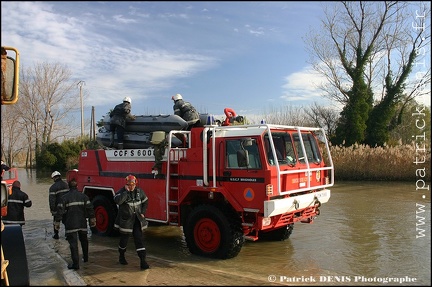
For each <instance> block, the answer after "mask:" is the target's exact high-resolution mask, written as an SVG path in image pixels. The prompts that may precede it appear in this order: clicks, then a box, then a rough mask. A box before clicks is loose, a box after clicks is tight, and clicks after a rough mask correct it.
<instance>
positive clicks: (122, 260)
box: [118, 247, 128, 265]
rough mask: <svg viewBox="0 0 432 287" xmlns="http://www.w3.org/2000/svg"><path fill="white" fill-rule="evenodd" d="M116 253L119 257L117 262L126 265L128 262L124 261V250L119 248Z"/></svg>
mask: <svg viewBox="0 0 432 287" xmlns="http://www.w3.org/2000/svg"><path fill="white" fill-rule="evenodd" d="M118 251H119V253H120V255H119V262H120V264H122V265H128V262H127V261H126V258H125V253H126V248H120V247H119V248H118Z"/></svg>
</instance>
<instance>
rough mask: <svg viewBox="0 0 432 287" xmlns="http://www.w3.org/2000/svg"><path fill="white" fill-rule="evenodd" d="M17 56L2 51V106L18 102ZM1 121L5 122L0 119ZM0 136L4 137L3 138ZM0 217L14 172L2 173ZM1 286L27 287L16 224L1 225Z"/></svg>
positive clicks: (14, 52) (7, 49) (11, 51)
mask: <svg viewBox="0 0 432 287" xmlns="http://www.w3.org/2000/svg"><path fill="white" fill-rule="evenodd" d="M18 84H19V52H18V50H17V49H16V48H14V47H6V46H2V47H1V105H2V109H3V105H13V104H15V103H16V102H17V101H18ZM1 120H2V121H3V120H4V118H3V115H2V119H1ZM2 136H4V135H3V134H2ZM1 176H2V181H1V216H2V217H3V216H5V215H6V214H7V205H8V199H9V194H10V192H11V185H12V183H13V182H14V181H15V180H18V172H17V169H16V168H11V169H9V170H7V171H5V172H2V175H1ZM1 285H2V286H9V285H13V286H28V285H30V277H29V270H28V264H27V254H26V249H25V243H24V236H23V233H22V228H21V226H20V225H19V224H7V225H4V224H3V221H2V222H1Z"/></svg>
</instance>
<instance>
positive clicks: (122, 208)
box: [114, 174, 150, 270]
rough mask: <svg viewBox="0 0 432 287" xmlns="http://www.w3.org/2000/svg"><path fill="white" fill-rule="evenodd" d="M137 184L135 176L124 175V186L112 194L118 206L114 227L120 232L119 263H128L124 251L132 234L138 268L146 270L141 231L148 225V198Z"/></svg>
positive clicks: (147, 266)
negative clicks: (146, 216) (146, 215)
mask: <svg viewBox="0 0 432 287" xmlns="http://www.w3.org/2000/svg"><path fill="white" fill-rule="evenodd" d="M137 185H138V180H137V178H136V177H135V176H134V175H131V174H130V175H128V176H127V177H126V184H125V186H123V187H122V188H120V189H119V190H118V191H117V192H116V194H115V195H114V202H115V203H116V204H118V206H119V207H118V213H117V217H116V220H115V223H114V228H116V229H118V230H119V232H120V242H119V245H118V251H119V253H120V255H119V262H120V264H123V265H127V264H128V262H127V261H126V257H125V253H126V247H127V244H128V241H129V237H130V235H131V234H132V235H133V238H134V243H135V248H136V252H137V254H138V257H139V258H140V268H141V270H146V269H149V268H150V266H149V265H148V264H147V262H146V260H145V259H146V249H145V247H144V237H143V231H144V229H146V228H147V226H148V222H147V220H146V218H145V213H146V211H147V206H148V198H147V195H146V194H145V193H144V191H143V190H142V189H141V188H139V187H138V186H137Z"/></svg>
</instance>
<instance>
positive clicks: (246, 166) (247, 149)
mask: <svg viewBox="0 0 432 287" xmlns="http://www.w3.org/2000/svg"><path fill="white" fill-rule="evenodd" d="M262 167H263V164H262V158H261V156H260V153H259V149H258V145H257V140H256V139H254V138H235V139H227V140H226V141H225V164H224V166H223V175H224V184H225V185H226V187H227V189H228V190H230V191H232V194H233V196H234V197H235V198H236V199H237V200H238V201H239V202H240V203H241V205H242V206H244V207H250V208H252V207H254V208H257V207H258V206H254V204H253V203H254V202H259V201H261V202H262V201H263V199H264V192H261V191H264V190H265V184H264V171H263V169H262ZM257 198H259V199H260V200H259V201H257V200H256V199H257Z"/></svg>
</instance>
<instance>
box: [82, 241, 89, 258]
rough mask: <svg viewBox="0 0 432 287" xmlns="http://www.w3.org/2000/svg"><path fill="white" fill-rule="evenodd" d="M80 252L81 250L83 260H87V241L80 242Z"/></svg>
mask: <svg viewBox="0 0 432 287" xmlns="http://www.w3.org/2000/svg"><path fill="white" fill-rule="evenodd" d="M81 248H82V252H83V262H88V243H87V244H85V243H84V244H81Z"/></svg>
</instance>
